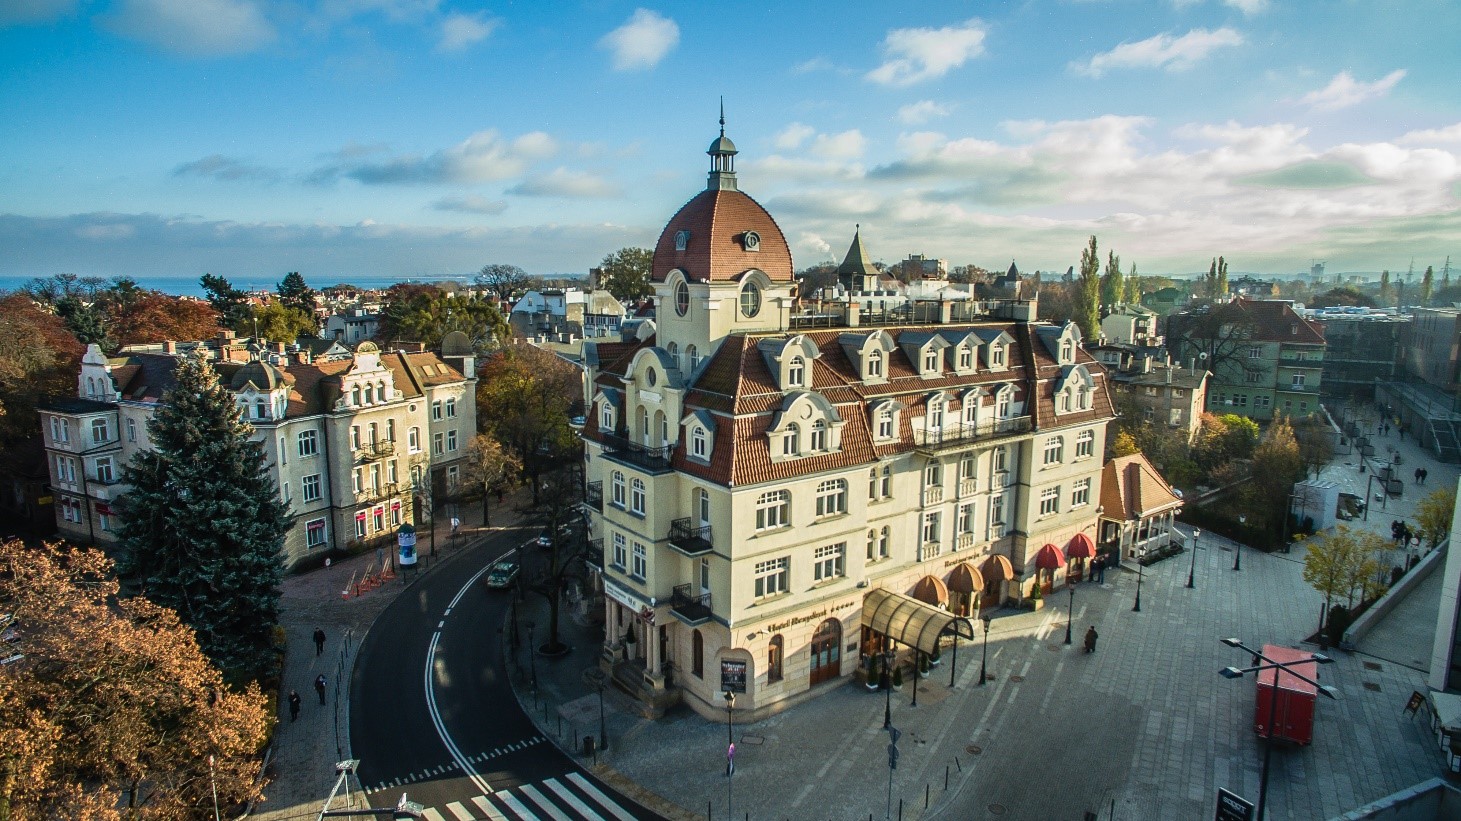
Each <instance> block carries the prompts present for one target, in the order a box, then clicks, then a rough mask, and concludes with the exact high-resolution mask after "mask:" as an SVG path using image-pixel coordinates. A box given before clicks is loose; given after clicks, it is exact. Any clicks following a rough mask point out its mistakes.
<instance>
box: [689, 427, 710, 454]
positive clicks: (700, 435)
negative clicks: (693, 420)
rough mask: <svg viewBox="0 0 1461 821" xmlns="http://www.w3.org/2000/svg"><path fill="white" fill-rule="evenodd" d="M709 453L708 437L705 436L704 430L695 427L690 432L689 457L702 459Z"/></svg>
mask: <svg viewBox="0 0 1461 821" xmlns="http://www.w3.org/2000/svg"><path fill="white" fill-rule="evenodd" d="M709 453H710V437H708V436H706V435H705V428H702V427H699V426H696V427H695V428H694V429H692V430H691V431H690V455H691V456H694V457H695V458H697V459H704V458H706V456H707V455H708V454H709Z"/></svg>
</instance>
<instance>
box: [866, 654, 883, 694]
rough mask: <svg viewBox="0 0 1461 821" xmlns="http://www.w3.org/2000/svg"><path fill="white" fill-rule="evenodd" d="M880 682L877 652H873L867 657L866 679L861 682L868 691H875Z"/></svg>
mask: <svg viewBox="0 0 1461 821" xmlns="http://www.w3.org/2000/svg"><path fill="white" fill-rule="evenodd" d="M880 683H881V682H880V681H879V676H878V654H877V653H873V654H872V655H870V656H868V657H867V680H865V681H864V682H863V684H864V685H865V686H866V687H867V689H868V692H870V693H873V692H877V689H878V685H879V684H880Z"/></svg>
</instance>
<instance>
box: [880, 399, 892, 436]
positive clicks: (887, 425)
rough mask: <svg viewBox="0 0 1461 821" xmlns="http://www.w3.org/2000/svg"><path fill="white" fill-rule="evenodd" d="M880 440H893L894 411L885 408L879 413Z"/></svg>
mask: <svg viewBox="0 0 1461 821" xmlns="http://www.w3.org/2000/svg"><path fill="white" fill-rule="evenodd" d="M878 438H879V439H892V438H893V409H892V408H886V407H885V408H883V409H882V410H879V411H878Z"/></svg>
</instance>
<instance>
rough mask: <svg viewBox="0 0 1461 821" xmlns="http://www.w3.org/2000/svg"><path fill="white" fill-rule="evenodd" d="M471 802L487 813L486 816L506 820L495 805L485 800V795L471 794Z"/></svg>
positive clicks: (493, 819)
mask: <svg viewBox="0 0 1461 821" xmlns="http://www.w3.org/2000/svg"><path fill="white" fill-rule="evenodd" d="M472 803H473V804H476V805H477V809H479V810H481V811H482V812H485V813H487V817H488V818H490V819H492V821H508V818H507V816H505V815H503V814H502V812H501V811H500V810H498V809H497V807H496V805H494V804H493V803H492V802H491V801H488V800H487V796H485V795H474V796H472Z"/></svg>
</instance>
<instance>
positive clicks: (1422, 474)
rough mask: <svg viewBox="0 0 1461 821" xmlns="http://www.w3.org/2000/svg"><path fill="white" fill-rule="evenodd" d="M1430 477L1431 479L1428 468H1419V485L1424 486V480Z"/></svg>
mask: <svg viewBox="0 0 1461 821" xmlns="http://www.w3.org/2000/svg"><path fill="white" fill-rule="evenodd" d="M1430 477H1431V471H1430V468H1421V469H1420V483H1421V484H1425V480H1427V479H1429V478H1430Z"/></svg>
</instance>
